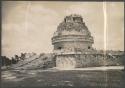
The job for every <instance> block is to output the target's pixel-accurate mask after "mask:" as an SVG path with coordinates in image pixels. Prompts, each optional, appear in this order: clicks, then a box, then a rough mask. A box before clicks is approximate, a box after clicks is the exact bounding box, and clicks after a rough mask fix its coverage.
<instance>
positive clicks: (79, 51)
mask: <svg viewBox="0 0 125 88" xmlns="http://www.w3.org/2000/svg"><path fill="white" fill-rule="evenodd" d="M93 43H94V39H93V36H91V33H90V31H89V30H88V28H87V26H86V24H85V22H84V20H83V18H82V16H80V15H77V14H72V15H69V16H66V17H65V18H64V21H63V22H61V23H60V24H59V26H58V27H57V31H56V32H55V33H54V35H53V37H52V44H53V46H54V50H53V52H54V54H55V55H56V67H58V68H60V69H71V68H77V67H80V68H82V67H89V66H92V67H93V66H104V65H121V64H122V60H121V56H122V54H123V52H120V54H118V55H117V53H116V54H112V52H107V53H106V54H104V51H103V50H95V49H94V48H93V47H92V44H93ZM113 52H115V51H113ZM115 55H116V56H117V57H116V56H115Z"/></svg>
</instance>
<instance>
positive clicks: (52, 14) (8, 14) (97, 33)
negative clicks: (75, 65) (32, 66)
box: [2, 1, 124, 57]
mask: <svg viewBox="0 0 125 88" xmlns="http://www.w3.org/2000/svg"><path fill="white" fill-rule="evenodd" d="M106 7H107V43H106V47H107V49H109V50H123V49H124V3H123V2H108V3H107V5H106ZM74 13H76V14H80V15H81V16H82V17H83V20H84V22H85V23H86V25H87V27H88V28H89V30H90V32H91V34H92V36H93V37H94V45H93V47H94V48H96V49H104V13H103V3H102V2H61V1H60V2H54V1H53V2H43V1H3V3H2V55H6V56H8V57H11V56H13V55H14V54H20V53H21V52H36V53H42V52H45V53H47V52H52V50H53V46H52V44H51V38H52V36H53V33H54V31H56V30H57V26H58V25H59V23H60V22H62V21H63V19H64V17H65V16H67V15H70V14H74Z"/></svg>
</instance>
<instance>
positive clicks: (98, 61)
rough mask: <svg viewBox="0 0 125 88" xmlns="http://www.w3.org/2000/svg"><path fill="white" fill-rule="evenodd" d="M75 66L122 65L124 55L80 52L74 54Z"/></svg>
mask: <svg viewBox="0 0 125 88" xmlns="http://www.w3.org/2000/svg"><path fill="white" fill-rule="evenodd" d="M75 58H76V62H77V66H76V67H94V66H119V65H124V55H113V56H110V55H106V56H104V55H103V54H96V55H95V54H89V55H87V54H81V55H75Z"/></svg>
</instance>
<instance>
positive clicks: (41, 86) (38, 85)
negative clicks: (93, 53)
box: [2, 70, 125, 88]
mask: <svg viewBox="0 0 125 88" xmlns="http://www.w3.org/2000/svg"><path fill="white" fill-rule="evenodd" d="M124 83H125V71H120V70H112V71H54V70H53V71H42V70H21V71H17V70H15V71H14V70H10V71H3V72H2V88H125V84H124Z"/></svg>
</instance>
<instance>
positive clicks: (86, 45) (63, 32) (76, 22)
mask: <svg viewBox="0 0 125 88" xmlns="http://www.w3.org/2000/svg"><path fill="white" fill-rule="evenodd" d="M93 43H94V40H93V37H92V36H91V33H90V31H89V30H88V28H87V26H86V24H85V23H84V21H83V18H82V16H80V15H77V14H71V15H69V16H66V17H65V18H64V20H63V21H62V22H61V23H60V24H59V26H58V27H57V31H56V32H55V33H54V36H53V38H52V44H53V45H54V50H58V49H59V50H62V49H63V50H71V49H72V50H73V49H82V50H86V49H92V44H93Z"/></svg>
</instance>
